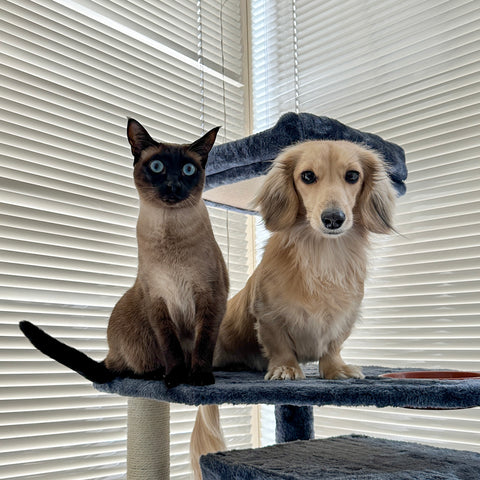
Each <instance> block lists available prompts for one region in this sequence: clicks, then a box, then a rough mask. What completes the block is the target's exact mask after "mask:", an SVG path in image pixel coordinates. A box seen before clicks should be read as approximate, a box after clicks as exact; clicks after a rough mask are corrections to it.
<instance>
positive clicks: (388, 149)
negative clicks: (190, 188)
mask: <svg viewBox="0 0 480 480" xmlns="http://www.w3.org/2000/svg"><path fill="white" fill-rule="evenodd" d="M305 140H348V141H351V142H355V143H360V144H363V145H366V146H368V147H370V148H372V149H374V150H376V151H377V152H379V153H380V154H381V155H382V157H383V158H384V160H385V162H386V163H387V165H388V170H389V175H390V178H391V180H392V183H393V185H394V187H395V189H396V190H397V193H398V194H399V195H403V194H404V193H405V190H406V187H405V183H404V182H405V180H406V178H407V167H406V164H405V152H404V151H403V149H402V148H401V147H400V146H398V145H396V144H394V143H391V142H388V141H386V140H383V139H382V138H380V137H379V136H378V135H374V134H372V133H366V132H361V131H360V130H356V129H354V128H351V127H348V126H347V125H344V124H343V123H340V122H339V121H337V120H333V119H331V118H328V117H319V116H317V115H313V114H311V113H299V114H296V113H286V114H284V115H282V116H281V117H280V119H279V120H278V122H277V123H276V124H275V125H274V126H273V127H272V128H269V129H267V130H264V131H262V132H260V133H256V134H254V135H250V136H248V137H245V138H242V139H240V140H236V141H233V142H228V143H224V144H222V145H216V146H214V147H213V148H212V150H211V152H210V155H209V157H208V163H207V171H206V174H207V178H206V182H205V189H206V190H209V189H211V188H214V187H218V186H220V185H228V184H231V183H235V182H239V181H241V180H248V179H250V178H253V177H257V176H259V175H264V174H265V173H266V172H267V171H268V169H269V168H270V165H271V163H272V160H273V159H274V158H275V157H276V156H277V155H278V154H279V153H280V151H281V150H283V149H284V148H285V147H288V146H289V145H293V144H295V143H298V142H301V141H305Z"/></svg>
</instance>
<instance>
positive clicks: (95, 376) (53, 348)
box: [19, 320, 117, 383]
mask: <svg viewBox="0 0 480 480" xmlns="http://www.w3.org/2000/svg"><path fill="white" fill-rule="evenodd" d="M19 327H20V330H21V331H22V332H23V334H24V335H25V336H26V337H27V338H28V339H29V340H30V342H31V343H32V345H33V346H34V347H36V348H37V349H38V350H40V351H41V352H42V353H43V354H45V355H47V356H48V357H50V358H53V359H54V360H56V361H57V362H59V363H61V364H62V365H65V366H66V367H68V368H71V369H72V370H74V371H75V372H77V373H79V374H80V375H82V377H85V378H86V379H87V380H90V381H91V382H95V383H107V382H110V381H111V380H113V379H114V378H115V377H116V376H117V375H116V374H115V373H114V372H112V371H110V370H108V369H107V367H105V365H104V363H103V362H97V361H95V360H93V359H92V358H90V357H87V355H85V354H84V353H82V352H80V351H79V350H77V349H75V348H73V347H69V346H68V345H65V344H64V343H62V342H60V341H59V340H57V339H56V338H53V337H51V336H50V335H48V333H45V332H44V331H43V330H42V329H41V328H38V327H37V326H35V325H34V324H33V323H30V322H27V321H26V320H24V321H22V322H20V323H19Z"/></svg>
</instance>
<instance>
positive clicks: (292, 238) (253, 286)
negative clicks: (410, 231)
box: [191, 141, 395, 478]
mask: <svg viewBox="0 0 480 480" xmlns="http://www.w3.org/2000/svg"><path fill="white" fill-rule="evenodd" d="M306 171H309V172H313V173H314V174H315V177H316V180H315V181H314V182H313V183H309V184H306V183H305V182H304V181H302V172H306ZM348 171H356V172H358V173H359V174H360V175H359V179H358V181H357V182H356V183H348V182H347V181H346V172H348ZM394 202H395V193H394V190H393V188H392V186H391V183H390V181H389V179H388V175H387V173H386V170H385V165H384V163H383V161H382V160H381V159H380V158H379V157H378V155H377V154H376V153H374V152H372V151H371V150H368V149H366V148H364V147H361V146H359V145H357V144H354V143H351V142H346V141H308V142H304V143H300V144H297V145H294V146H292V147H290V148H288V149H286V150H285V151H284V152H283V153H282V154H281V155H280V156H279V157H278V158H277V159H276V160H275V162H274V164H273V167H272V169H271V170H270V172H269V173H268V175H267V177H266V180H265V182H264V184H263V186H262V187H261V189H260V191H259V193H258V195H257V197H256V199H255V203H256V205H257V206H258V207H259V208H260V213H261V214H262V217H263V219H264V221H265V225H266V227H267V228H268V229H269V230H270V231H272V232H273V235H272V236H271V237H270V239H269V241H268V243H267V245H266V247H265V252H264V255H263V259H262V261H261V263H260V264H259V265H258V267H257V268H256V270H255V271H254V273H253V274H252V276H251V277H250V279H249V280H248V282H247V284H246V286H245V287H244V288H243V289H242V290H241V291H240V292H239V293H238V294H237V295H236V296H235V297H233V298H232V299H231V300H230V301H229V302H228V306H227V312H226V314H225V317H224V320H223V322H222V324H221V327H220V334H219V338H218V342H217V346H216V349H215V356H214V366H215V367H224V368H225V367H229V366H232V365H236V366H243V367H248V368H253V369H256V370H266V371H267V373H266V375H265V378H266V379H267V380H280V379H298V378H304V374H303V372H302V369H301V368H300V365H299V364H300V363H304V362H311V361H318V362H319V373H320V377H322V378H327V379H344V378H352V377H353V378H362V377H363V375H362V372H361V369H360V368H359V367H356V366H353V365H347V364H345V362H344V361H343V360H342V358H341V356H340V350H341V348H342V344H343V343H344V341H345V340H346V339H347V338H348V336H349V335H350V333H351V331H352V328H353V326H354V323H355V321H356V320H357V319H358V317H359V309H360V303H361V301H362V298H363V293H364V281H365V277H366V270H367V249H368V234H369V232H374V233H389V232H390V231H391V230H392V217H393V207H394ZM331 209H334V210H335V211H341V212H343V214H344V221H343V223H342V225H341V226H340V227H339V228H336V229H331V228H330V229H329V228H327V227H326V225H325V224H324V222H322V219H321V218H322V213H324V212H326V211H327V210H331ZM217 408H218V407H216V406H208V407H201V410H202V412H200V414H199V415H197V423H196V427H195V435H192V448H191V451H192V464H193V465H194V468H195V469H196V478H201V473H200V471H199V468H198V458H199V455H200V454H203V453H206V452H209V451H215V450H218V449H222V448H224V447H223V446H222V444H221V438H222V437H221V432H220V429H219V428H213V430H212V429H211V430H210V431H209V432H207V430H206V425H205V421H204V420H205V417H206V415H207V411H208V415H209V416H212V417H213V418H218V411H217ZM215 412H216V413H215ZM202 425H203V426H202ZM217 425H218V426H219V423H218V422H217ZM195 446H196V447H195Z"/></svg>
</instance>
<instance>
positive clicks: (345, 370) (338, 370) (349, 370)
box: [320, 363, 365, 380]
mask: <svg viewBox="0 0 480 480" xmlns="http://www.w3.org/2000/svg"><path fill="white" fill-rule="evenodd" d="M320 376H321V377H322V378H325V379H327V380H346V379H347V378H365V375H364V374H363V373H362V369H361V368H360V367H357V366H356V365H347V364H345V363H344V364H343V365H335V367H332V368H324V369H323V370H322V369H321V370H320Z"/></svg>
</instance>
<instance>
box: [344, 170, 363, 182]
mask: <svg viewBox="0 0 480 480" xmlns="http://www.w3.org/2000/svg"><path fill="white" fill-rule="evenodd" d="M359 178H360V173H358V172H357V171H355V170H349V171H348V172H347V173H346V174H345V180H346V182H347V183H352V184H353V183H357V182H358V179H359Z"/></svg>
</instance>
